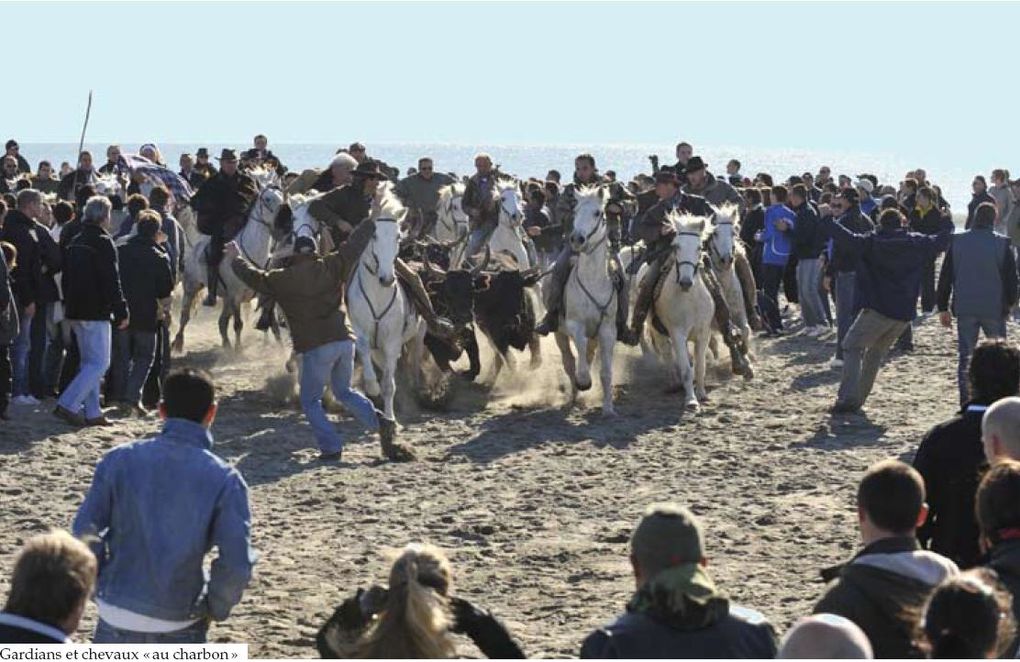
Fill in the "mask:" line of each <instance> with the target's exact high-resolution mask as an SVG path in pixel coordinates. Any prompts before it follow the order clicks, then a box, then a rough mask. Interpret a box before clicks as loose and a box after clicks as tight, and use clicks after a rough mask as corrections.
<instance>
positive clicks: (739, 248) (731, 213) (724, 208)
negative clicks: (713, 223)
mask: <svg viewBox="0 0 1020 662" xmlns="http://www.w3.org/2000/svg"><path fill="white" fill-rule="evenodd" d="M718 211H719V215H720V216H725V217H727V218H730V219H732V220H733V253H734V254H735V255H743V256H744V257H747V252H746V251H745V250H744V242H742V241H740V207H738V206H737V205H735V204H733V203H732V202H724V203H723V204H722V205H721V206H720V207H719V208H718Z"/></svg>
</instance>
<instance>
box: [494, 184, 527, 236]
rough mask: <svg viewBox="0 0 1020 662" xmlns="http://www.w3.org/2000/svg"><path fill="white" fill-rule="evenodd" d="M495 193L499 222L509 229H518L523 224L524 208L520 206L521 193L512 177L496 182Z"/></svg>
mask: <svg viewBox="0 0 1020 662" xmlns="http://www.w3.org/2000/svg"><path fill="white" fill-rule="evenodd" d="M496 192H497V194H498V195H499V201H498V203H499V220H500V222H501V223H504V222H505V223H506V224H507V225H509V226H510V227H511V228H518V227H520V226H521V223H523V222H524V207H523V206H522V205H521V191H520V188H519V187H518V185H517V180H516V179H513V178H512V177H504V178H502V179H498V180H496ZM504 219H505V220H504Z"/></svg>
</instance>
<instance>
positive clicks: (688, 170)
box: [681, 156, 744, 211]
mask: <svg viewBox="0 0 1020 662" xmlns="http://www.w3.org/2000/svg"><path fill="white" fill-rule="evenodd" d="M684 173H685V175H686V180H687V183H686V184H684V186H683V187H682V189H681V190H682V191H683V192H684V193H686V194H688V195H700V196H701V197H703V198H704V199H706V200H708V202H709V204H711V205H713V206H715V207H721V206H723V205H724V204H731V205H733V206H735V207H737V209H739V210H740V211H743V210H744V199H743V198H741V197H740V194H739V193H737V189H735V188H733V186H732V185H731V184H730V183H729V182H727V181H725V180H722V179H717V178H716V176H715V175H713V174H712V173H710V172H709V171H708V164H707V163H705V162H704V161H703V160H702V159H701V157H700V156H692V157H691V158H690V159H688V160H687V165H686V167H685V169H684Z"/></svg>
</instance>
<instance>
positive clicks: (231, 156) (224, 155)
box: [217, 147, 237, 161]
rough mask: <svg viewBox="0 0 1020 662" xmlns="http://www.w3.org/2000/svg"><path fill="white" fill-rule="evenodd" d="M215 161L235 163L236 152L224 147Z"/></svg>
mask: <svg viewBox="0 0 1020 662" xmlns="http://www.w3.org/2000/svg"><path fill="white" fill-rule="evenodd" d="M217 160H219V161H236V160H237V152H235V151H234V150H232V149H227V148H226V147H224V148H223V151H222V152H220V155H219V156H218V157H217Z"/></svg>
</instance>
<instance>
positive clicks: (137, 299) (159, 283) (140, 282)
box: [117, 235, 174, 332]
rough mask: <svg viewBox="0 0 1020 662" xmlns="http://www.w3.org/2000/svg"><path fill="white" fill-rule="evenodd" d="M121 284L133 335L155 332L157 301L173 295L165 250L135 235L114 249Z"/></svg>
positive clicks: (172, 283)
mask: <svg viewBox="0 0 1020 662" xmlns="http://www.w3.org/2000/svg"><path fill="white" fill-rule="evenodd" d="M117 259H118V261H119V263H120V280H121V284H122V285H123V288H124V298H125V299H127V306H128V312H129V313H130V315H129V316H128V320H129V326H128V328H130V329H131V330H132V331H150V332H154V331H155V330H156V326H157V325H156V320H157V312H158V306H157V301H158V300H159V299H163V298H166V297H168V296H170V292H172V291H173V285H174V281H173V270H172V268H171V267H170V258H169V257H168V255H167V252H166V250H165V249H163V248H162V247H160V246H159V245H157V244H156V243H155V242H154V241H152V240H151V239H146V238H145V237H142V236H139V235H135V236H134V237H131V238H130V239H128V240H127V242H126V243H124V245H123V246H121V247H120V248H118V249H117Z"/></svg>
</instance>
